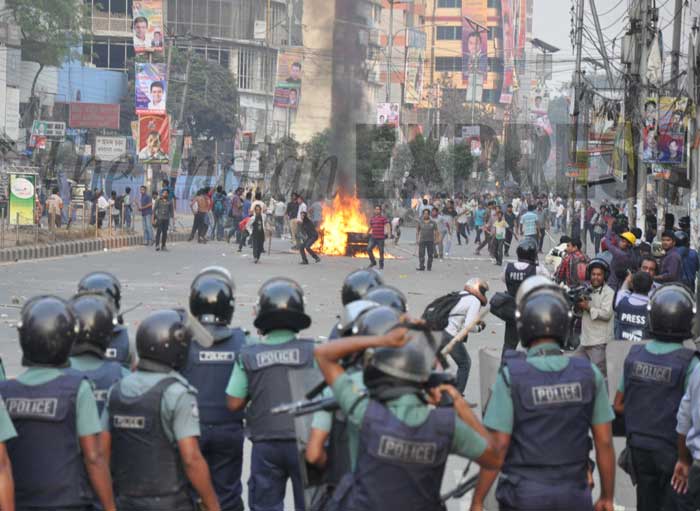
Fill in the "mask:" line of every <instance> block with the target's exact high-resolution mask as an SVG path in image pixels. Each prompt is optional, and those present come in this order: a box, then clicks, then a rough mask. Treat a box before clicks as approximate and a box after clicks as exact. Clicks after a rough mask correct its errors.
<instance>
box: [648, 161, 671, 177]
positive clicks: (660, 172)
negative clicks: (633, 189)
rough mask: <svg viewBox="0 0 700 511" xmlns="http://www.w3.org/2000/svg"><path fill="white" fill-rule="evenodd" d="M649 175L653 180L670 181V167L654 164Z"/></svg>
mask: <svg viewBox="0 0 700 511" xmlns="http://www.w3.org/2000/svg"><path fill="white" fill-rule="evenodd" d="M651 174H652V176H653V177H654V179H670V177H671V166H670V165H662V164H660V163H654V164H652V166H651Z"/></svg>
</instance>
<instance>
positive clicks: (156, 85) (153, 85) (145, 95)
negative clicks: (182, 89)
mask: <svg viewBox="0 0 700 511" xmlns="http://www.w3.org/2000/svg"><path fill="white" fill-rule="evenodd" d="M165 77H166V68H165V64H141V63H136V112H137V113H159V114H164V113H165V111H166V103H167V92H168V90H167V83H166V81H165Z"/></svg>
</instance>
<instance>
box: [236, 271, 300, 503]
mask: <svg viewBox="0 0 700 511" xmlns="http://www.w3.org/2000/svg"><path fill="white" fill-rule="evenodd" d="M256 311H257V315H256V318H255V321H254V323H253V324H254V325H255V327H256V328H257V329H258V331H259V332H260V333H261V334H262V335H263V336H264V337H263V338H262V339H261V340H260V342H259V343H257V344H249V345H247V346H245V347H244V348H243V349H242V350H241V353H240V355H239V358H238V361H237V362H236V365H235V366H234V368H233V372H232V374H231V380H230V382H229V385H228V387H227V389H226V394H227V395H228V397H227V401H228V407H229V410H232V411H240V410H243V409H245V412H246V414H245V417H246V424H247V428H248V430H249V432H250V440H251V441H252V442H253V452H252V460H251V470H250V480H249V481H248V495H249V496H248V505H249V506H250V509H251V510H252V511H260V510H265V511H271V510H275V511H282V506H283V502H284V494H285V489H286V485H287V480H288V479H291V480H292V486H293V489H294V502H295V509H304V488H303V482H302V478H301V471H300V467H299V463H298V459H297V445H296V432H295V429H294V421H293V419H292V418H291V417H290V416H287V415H273V414H272V413H271V409H272V408H273V407H276V406H278V405H281V404H284V403H289V402H290V401H291V390H290V384H289V372H290V371H292V370H294V369H302V368H311V367H313V347H314V341H313V340H310V339H299V338H297V333H298V332H300V331H302V330H305V329H306V328H308V327H309V326H310V325H311V318H310V317H309V316H307V315H306V313H305V312H304V292H303V291H302V289H301V287H300V286H299V284H297V283H296V282H294V281H292V280H289V279H284V278H273V279H271V280H269V281H267V282H266V283H264V284H263V285H262V287H261V288H260V291H259V292H258V301H257V305H256ZM246 406H247V408H246Z"/></svg>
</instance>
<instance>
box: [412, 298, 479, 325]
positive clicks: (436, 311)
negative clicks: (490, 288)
mask: <svg viewBox="0 0 700 511" xmlns="http://www.w3.org/2000/svg"><path fill="white" fill-rule="evenodd" d="M468 294H469V293H468V292H467V291H453V292H452V293H448V294H446V295H444V296H441V297H440V298H436V299H435V300H433V301H432V302H430V303H429V304H428V306H427V307H426V308H425V310H424V311H423V315H422V316H421V318H422V319H423V320H425V323H426V325H427V326H428V328H429V329H430V330H434V331H435V330H444V329H445V328H447V325H448V324H449V320H450V313H451V312H452V309H454V308H455V305H457V304H458V303H459V301H460V300H461V299H462V298H464V297H465V296H466V295H468Z"/></svg>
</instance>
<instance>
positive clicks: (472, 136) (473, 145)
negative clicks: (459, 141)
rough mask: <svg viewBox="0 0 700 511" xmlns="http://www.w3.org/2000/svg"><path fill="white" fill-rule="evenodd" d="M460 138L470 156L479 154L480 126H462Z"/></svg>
mask: <svg viewBox="0 0 700 511" xmlns="http://www.w3.org/2000/svg"><path fill="white" fill-rule="evenodd" d="M462 138H463V139H464V143H465V144H467V145H468V146H469V148H470V149H471V153H472V156H481V126H462Z"/></svg>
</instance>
